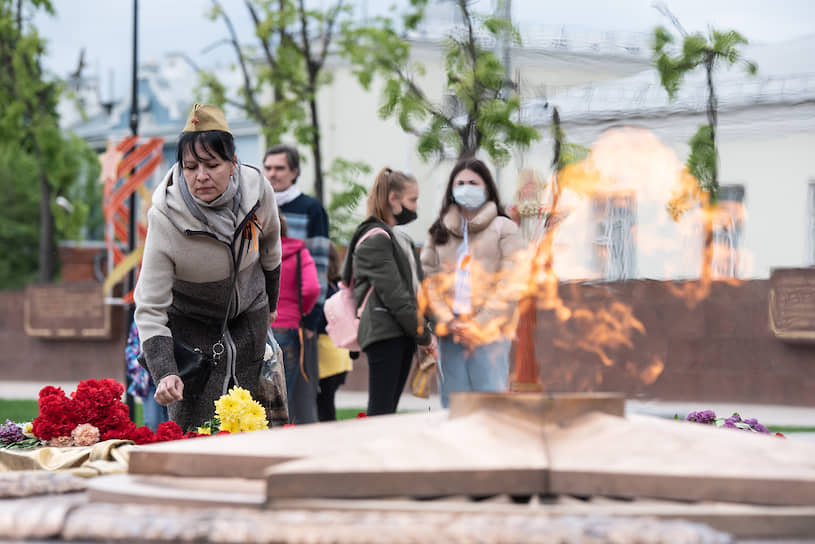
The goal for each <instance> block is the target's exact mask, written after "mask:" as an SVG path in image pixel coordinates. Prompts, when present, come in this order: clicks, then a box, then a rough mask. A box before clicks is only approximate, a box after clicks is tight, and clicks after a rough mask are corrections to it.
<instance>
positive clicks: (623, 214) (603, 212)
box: [591, 191, 637, 281]
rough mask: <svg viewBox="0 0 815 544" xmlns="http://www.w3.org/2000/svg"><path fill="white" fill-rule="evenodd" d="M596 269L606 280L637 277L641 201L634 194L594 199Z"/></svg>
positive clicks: (593, 258)
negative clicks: (638, 204)
mask: <svg viewBox="0 0 815 544" xmlns="http://www.w3.org/2000/svg"><path fill="white" fill-rule="evenodd" d="M591 207H592V223H593V224H594V242H593V244H592V268H593V269H594V271H595V272H597V273H598V274H599V275H600V277H601V278H602V279H604V280H609V281H613V280H625V279H628V278H633V277H635V276H636V274H637V238H636V236H637V198H636V194H635V193H634V192H633V191H630V192H628V191H626V192H617V193H613V194H602V195H597V196H595V197H594V198H593V199H592V203H591Z"/></svg>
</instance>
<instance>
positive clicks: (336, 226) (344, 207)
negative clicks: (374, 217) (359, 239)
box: [326, 159, 371, 245]
mask: <svg viewBox="0 0 815 544" xmlns="http://www.w3.org/2000/svg"><path fill="white" fill-rule="evenodd" d="M370 173H371V167H370V166H368V165H367V164H365V163H362V162H353V161H346V160H344V159H336V160H335V161H334V162H333V163H332V165H331V170H330V172H329V177H330V178H331V179H333V180H335V181H336V182H337V183H336V186H338V187H342V188H343V189H342V190H341V191H338V192H335V193H332V194H331V202H330V203H329V204H328V208H327V209H326V212H328V216H329V217H330V218H331V222H330V225H329V229H330V232H329V236H330V237H331V241H332V242H334V243H335V244H338V245H344V244H347V243H348V240H350V239H351V237H352V236H353V234H354V231H355V230H356V228H357V226H358V225H359V223H360V222H361V221H362V220H363V219H364V216H363V215H362V213H360V204H361V203H362V201H363V199H364V198H365V197H366V196H368V188H367V187H366V186H365V185H363V184H361V183H359V181H358V179H359V178H360V177H361V176H364V175H367V174H370Z"/></svg>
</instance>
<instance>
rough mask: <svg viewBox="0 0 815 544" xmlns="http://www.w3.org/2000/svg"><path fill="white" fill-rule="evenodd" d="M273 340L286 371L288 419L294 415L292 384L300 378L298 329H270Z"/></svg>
mask: <svg viewBox="0 0 815 544" xmlns="http://www.w3.org/2000/svg"><path fill="white" fill-rule="evenodd" d="M272 332H273V333H274V337H275V340H277V343H278V344H280V349H281V350H282V351H283V369H284V370H285V371H286V398H287V399H289V418H292V416H293V414H294V410H293V408H294V405H293V396H292V394H293V392H294V384H295V383H297V380H298V379H302V378H300V333H299V331H298V329H282V328H278V327H275V328H273V329H272Z"/></svg>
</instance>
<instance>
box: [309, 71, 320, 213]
mask: <svg viewBox="0 0 815 544" xmlns="http://www.w3.org/2000/svg"><path fill="white" fill-rule="evenodd" d="M315 80H316V76H315ZM308 105H309V108H310V109H311V129H312V131H313V134H312V140H311V152H312V154H313V155H314V196H315V197H317V200H319V201H320V202H323V154H322V150H321V149H320V120H319V117H318V115H317V96H316V91H314V90H312V92H311V98H309V101H308Z"/></svg>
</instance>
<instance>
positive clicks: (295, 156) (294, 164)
mask: <svg viewBox="0 0 815 544" xmlns="http://www.w3.org/2000/svg"><path fill="white" fill-rule="evenodd" d="M281 153H285V154H286V163H287V164H288V165H289V170H297V176H295V178H294V181H293V182H292V183H297V178H299V177H300V153H299V152H298V151H297V148H295V147H292V146H290V145H286V144H275V145H273V146H272V147H270V148H269V149H267V150H266V154H265V155H263V162H266V158H267V157H268V156H269V155H280V154H281Z"/></svg>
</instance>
